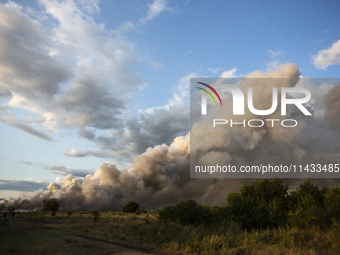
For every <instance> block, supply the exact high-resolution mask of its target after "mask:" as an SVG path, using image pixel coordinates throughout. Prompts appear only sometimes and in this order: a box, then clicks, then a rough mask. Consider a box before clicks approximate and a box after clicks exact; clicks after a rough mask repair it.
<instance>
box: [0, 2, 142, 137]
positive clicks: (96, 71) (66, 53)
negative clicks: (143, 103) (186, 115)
mask: <svg viewBox="0 0 340 255" xmlns="http://www.w3.org/2000/svg"><path fill="white" fill-rule="evenodd" d="M41 3H42V6H43V7H45V10H46V11H45V15H46V16H45V17H46V18H47V19H48V20H44V21H43V20H34V19H32V18H31V17H29V15H27V14H26V13H25V9H20V8H19V6H17V5H15V4H14V3H12V2H10V3H9V4H7V5H0V16H1V20H0V97H2V98H4V99H8V101H7V102H6V103H5V104H4V105H2V108H3V109H2V111H1V113H0V120H1V121H3V122H4V123H6V124H9V125H11V126H13V127H15V128H18V129H20V130H22V131H24V132H26V133H29V134H31V135H34V136H36V137H39V138H41V139H45V140H52V138H51V137H50V136H49V135H46V134H45V133H46V132H45V131H46V130H44V131H38V130H36V129H35V128H33V127H32V126H30V124H34V123H42V124H43V125H44V126H45V127H44V128H45V129H46V128H47V129H48V130H49V131H54V132H56V131H58V130H60V129H61V128H65V127H70V126H71V127H72V126H76V127H78V128H80V129H82V128H90V127H91V128H95V129H111V128H116V129H119V128H122V127H123V121H122V117H121V116H122V113H123V112H124V111H126V106H125V104H126V101H128V100H130V99H131V98H132V97H133V96H134V95H135V94H136V93H138V91H140V87H142V86H144V87H145V85H144V83H143V82H141V79H142V77H141V75H140V74H139V73H138V72H137V71H135V70H132V69H131V68H129V65H130V64H131V63H135V62H137V61H139V57H138V53H137V52H136V49H135V48H134V45H133V44H132V43H130V42H129V41H127V40H126V39H124V38H123V37H121V36H119V35H117V33H115V32H114V31H109V30H106V29H105V26H104V25H103V24H97V23H95V21H94V19H93V18H92V16H91V15H92V14H94V13H95V14H96V13H98V12H99V7H98V5H97V1H94V2H93V1H85V2H84V1H81V3H78V2H74V1H67V2H60V1H47V0H41ZM51 24H52V25H51ZM131 88H134V89H131ZM131 91H132V92H131ZM118 94H120V96H121V98H124V100H121V99H119V98H118ZM16 109H24V110H26V111H28V112H30V113H35V114H34V116H37V117H35V118H33V117H31V114H30V113H28V114H30V116H26V117H24V118H23V117H22V118H20V119H19V118H16V117H15V114H14V111H15V110H16ZM12 112H13V114H12ZM32 116H33V114H32ZM28 120H29V121H28ZM40 129H41V128H40ZM48 130H47V131H48Z"/></svg>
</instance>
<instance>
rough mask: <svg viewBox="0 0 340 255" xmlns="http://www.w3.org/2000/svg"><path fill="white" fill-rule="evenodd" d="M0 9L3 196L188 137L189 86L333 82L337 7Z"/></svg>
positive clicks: (339, 35) (31, 5)
mask: <svg viewBox="0 0 340 255" xmlns="http://www.w3.org/2000/svg"><path fill="white" fill-rule="evenodd" d="M0 3H1V15H0V40H1V43H0V63H1V64H0V104H1V106H0V137H1V144H2V146H1V147H0V178H1V179H0V197H7V196H18V195H19V193H20V192H22V191H28V192H32V191H34V190H36V189H37V187H39V185H40V187H42V188H44V189H46V183H49V182H51V181H54V180H56V178H57V181H58V182H59V181H60V180H62V179H63V178H64V177H65V176H66V175H67V174H70V173H71V174H73V175H74V176H79V177H84V176H85V175H86V174H89V173H93V172H95V171H96V170H97V169H99V167H100V165H101V164H102V163H104V162H107V163H112V164H113V163H114V164H116V165H117V166H118V167H119V168H120V169H123V168H128V167H129V165H130V164H131V163H132V162H133V158H134V157H136V156H138V155H140V154H141V153H143V152H144V151H145V150H146V149H147V148H148V147H154V146H156V145H159V144H163V143H165V144H167V145H169V144H170V143H171V142H172V141H173V139H174V138H175V137H178V136H180V135H185V134H187V133H188V131H189V109H188V88H189V78H190V77H216V78H218V77H221V76H224V77H225V76H228V77H245V76H246V75H247V74H249V73H251V72H253V71H254V70H262V71H263V72H268V71H270V70H271V69H273V68H277V67H279V66H280V64H284V63H295V64H297V65H298V66H299V68H300V71H301V72H302V76H303V77H315V78H317V77H320V78H327V77H339V71H340V69H339V68H340V67H339V64H340V42H339V40H340V26H339V25H340V17H339V13H340V3H339V1H327V2H322V1H214V2H212V1H166V0H150V1H126V0H124V1H123V0H116V1H115V0H111V1H72V0H69V1H49V0H41V1H10V2H8V1H2V0H1V1H0ZM23 181H24V182H25V183H26V184H27V185H23ZM9 183H10V185H9ZM29 184H32V185H31V186H30V185H29Z"/></svg>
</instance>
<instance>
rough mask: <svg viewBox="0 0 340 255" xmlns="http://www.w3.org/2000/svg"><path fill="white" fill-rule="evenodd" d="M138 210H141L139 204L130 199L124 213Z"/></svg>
mask: <svg viewBox="0 0 340 255" xmlns="http://www.w3.org/2000/svg"><path fill="white" fill-rule="evenodd" d="M137 210H140V209H139V204H137V203H136V202H133V201H130V202H129V203H127V204H126V205H124V206H123V213H135V212H136V211H137Z"/></svg>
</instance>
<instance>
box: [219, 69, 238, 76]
mask: <svg viewBox="0 0 340 255" xmlns="http://www.w3.org/2000/svg"><path fill="white" fill-rule="evenodd" d="M236 71H237V68H232V69H230V70H227V71H224V72H223V73H222V74H221V78H235V77H237V75H236Z"/></svg>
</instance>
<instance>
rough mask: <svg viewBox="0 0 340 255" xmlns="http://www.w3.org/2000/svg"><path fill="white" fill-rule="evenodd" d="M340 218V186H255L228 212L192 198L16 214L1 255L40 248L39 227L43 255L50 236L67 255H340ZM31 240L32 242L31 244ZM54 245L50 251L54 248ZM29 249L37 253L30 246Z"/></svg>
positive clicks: (3, 233)
mask: <svg viewBox="0 0 340 255" xmlns="http://www.w3.org/2000/svg"><path fill="white" fill-rule="evenodd" d="M138 208H139V207H138ZM95 212H96V213H95ZM97 213H98V219H97V220H96V224H94V223H93V220H94V217H95V214H97ZM99 215H100V217H99ZM71 216H72V217H71ZM339 217H340V187H333V188H322V189H320V188H319V187H318V186H317V185H314V184H313V183H311V182H310V181H305V182H303V183H301V184H300V186H299V187H298V188H297V189H296V190H295V191H292V192H289V191H288V186H286V185H283V183H282V181H281V180H279V179H275V180H256V181H254V182H252V183H248V184H247V183H245V184H244V185H243V186H242V187H241V189H240V190H239V191H238V192H234V193H230V194H229V196H228V197H227V203H226V205H222V206H207V205H200V204H198V203H197V202H195V201H194V200H188V201H181V202H179V203H177V204H175V205H172V206H166V207H164V208H163V209H161V210H158V211H156V212H147V213H145V214H136V213H135V212H132V213H124V212H98V211H93V212H75V211H74V212H72V214H71V215H70V213H69V212H57V213H56V216H55V217H49V216H48V215H47V216H46V215H45V214H44V213H40V212H27V213H21V212H18V213H17V215H16V218H15V219H14V220H10V219H9V220H8V222H9V224H7V225H3V227H2V228H0V238H1V240H3V244H4V245H2V251H0V254H9V253H14V252H15V253H19V254H20V252H21V253H22V254H23V253H25V252H26V250H24V249H23V250H20V249H21V248H20V247H24V246H20V245H16V244H15V242H17V243H20V240H21V241H22V242H23V243H27V245H30V244H32V245H34V244H35V243H38V242H39V241H38V240H33V239H32V238H33V237H34V235H27V234H25V235H24V233H26V232H27V233H28V232H29V231H31V232H32V229H33V228H34V229H35V230H34V231H35V232H34V233H40V232H41V233H42V234H41V237H40V236H39V238H41V239H43V240H45V241H40V242H44V243H43V244H42V246H41V247H45V248H44V250H43V251H44V254H47V253H51V252H52V253H53V254H54V253H55V252H54V250H50V251H51V252H49V250H48V248H46V247H47V243H48V240H47V239H46V238H48V237H49V236H51V237H52V236H55V238H57V239H58V242H56V243H58V246H59V245H60V247H62V248H63V249H64V250H63V251H64V252H62V254H68V253H67V251H68V249H69V250H70V254H71V250H72V249H73V248H72V247H74V248H76V247H77V248H78V249H80V250H79V251H78V253H83V254H84V253H87V254H112V252H113V251H114V252H113V253H118V254H121V253H123V252H118V251H116V250H114V249H115V248H112V249H113V250H107V249H109V248H107V249H106V248H105V249H102V250H99V251H98V250H97V251H96V252H97V253H94V252H93V253H91V252H90V250H86V251H85V250H82V249H81V247H85V246H86V247H90V246H91V247H92V248H93V247H102V246H104V245H111V242H114V243H115V244H116V243H121V244H124V245H131V246H132V247H135V248H136V249H141V248H140V247H144V248H143V249H146V248H145V247H149V248H150V249H151V250H152V251H154V250H155V249H161V250H162V251H161V252H158V253H157V252H151V253H156V254H178V253H180V254H212V255H214V254H230V255H232V254H233V255H236V254H315V255H317V254H320V255H321V254H322V255H323V254H332V255H333V254H334V255H335V254H340V219H339ZM25 224H27V226H28V227H27V230H24V231H23V232H20V233H22V236H21V235H18V238H19V239H15V241H13V240H11V239H9V237H8V236H11V235H12V234H13V235H14V233H16V232H17V229H18V228H19V226H25ZM33 226H34V227H33ZM12 227H13V230H11V229H12ZM25 231H26V232H25ZM39 231H40V232H39ZM12 232H13V233H12ZM31 232H29V233H31ZM32 233H33V232H32ZM43 233H44V234H43ZM62 233H67V235H63V234H62ZM27 236H30V238H31V239H32V240H29V242H28V240H26V239H27V238H28V237H27ZM20 238H22V239H20ZM71 238H74V240H73V239H72V240H71ZM84 238H85V239H84ZM86 238H88V239H86ZM94 238H96V240H97V241H98V240H102V242H101V243H97V244H95V243H93V244H91V245H89V243H88V242H87V241H86V240H91V241H92V242H94ZM52 240H53V239H51V240H50V243H51V245H52V246H51V247H54V246H53V245H54V244H53V242H52ZM38 247H40V246H38V245H37V251H38V252H35V254H43V252H42V251H41V253H39V251H40V250H39V249H40V248H38ZM56 248H57V247H56ZM25 249H28V251H30V252H33V251H36V250H34V249H32V248H31V247H28V248H27V247H26V248H25ZM51 249H52V248H51ZM110 249H111V248H110ZM75 250H76V249H75ZM72 252H73V250H72ZM129 252H131V253H128V251H125V253H124V254H134V253H133V252H132V251H131V250H130V251H129ZM75 254H77V253H75Z"/></svg>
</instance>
